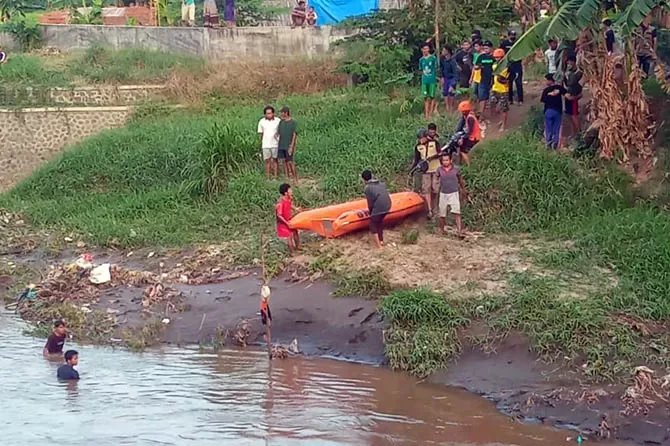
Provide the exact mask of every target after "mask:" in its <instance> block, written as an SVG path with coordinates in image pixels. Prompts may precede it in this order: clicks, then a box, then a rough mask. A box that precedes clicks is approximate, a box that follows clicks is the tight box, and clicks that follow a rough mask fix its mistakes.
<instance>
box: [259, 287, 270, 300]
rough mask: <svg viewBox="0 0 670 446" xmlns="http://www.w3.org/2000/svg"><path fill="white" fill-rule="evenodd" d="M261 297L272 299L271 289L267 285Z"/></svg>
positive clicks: (262, 288)
mask: <svg viewBox="0 0 670 446" xmlns="http://www.w3.org/2000/svg"><path fill="white" fill-rule="evenodd" d="M261 296H263V297H264V298H265V299H267V298H269V297H270V287H269V286H267V285H263V286H262V287H261Z"/></svg>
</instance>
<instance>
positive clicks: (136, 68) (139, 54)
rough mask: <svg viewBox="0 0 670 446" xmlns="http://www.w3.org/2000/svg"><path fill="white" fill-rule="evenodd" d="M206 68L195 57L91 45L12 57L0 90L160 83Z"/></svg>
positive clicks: (1, 73)
mask: <svg viewBox="0 0 670 446" xmlns="http://www.w3.org/2000/svg"><path fill="white" fill-rule="evenodd" d="M206 67H207V64H206V63H205V60H204V59H202V58H199V57H195V56H185V55H181V54H174V53H166V52H162V51H153V50H145V49H140V48H125V49H121V50H110V49H107V48H105V47H102V46H100V45H94V46H91V47H90V48H88V49H87V50H85V51H81V52H73V53H64V54H40V53H15V54H11V55H10V60H9V62H8V63H6V64H4V65H3V66H2V70H0V83H2V85H3V87H69V86H72V85H81V84H98V83H108V84H145V83H163V82H166V81H167V80H168V78H169V75H170V73H171V72H172V71H173V70H175V69H180V70H188V71H189V72H192V73H196V74H197V73H199V74H202V73H203V72H204V71H205V70H206Z"/></svg>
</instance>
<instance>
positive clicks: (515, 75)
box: [500, 29, 523, 105]
mask: <svg viewBox="0 0 670 446" xmlns="http://www.w3.org/2000/svg"><path fill="white" fill-rule="evenodd" d="M515 43H516V31H515V30H513V29H510V30H509V31H508V32H507V39H504V40H503V41H502V42H500V48H502V49H503V50H505V54H507V53H508V52H509V50H510V49H511V48H512V47H513V46H514V44H515ZM509 76H510V77H509V93H508V98H509V103H510V104H513V103H514V86H515V85H516V95H517V100H518V103H519V105H521V104H523V64H522V63H521V61H520V60H513V61H510V64H509Z"/></svg>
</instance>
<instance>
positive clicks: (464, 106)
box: [458, 101, 472, 112]
mask: <svg viewBox="0 0 670 446" xmlns="http://www.w3.org/2000/svg"><path fill="white" fill-rule="evenodd" d="M458 111H459V112H469V111H472V104H471V103H470V101H462V102H461V103H459V104H458Z"/></svg>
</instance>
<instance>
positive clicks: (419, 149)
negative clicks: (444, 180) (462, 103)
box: [414, 129, 440, 218]
mask: <svg viewBox="0 0 670 446" xmlns="http://www.w3.org/2000/svg"><path fill="white" fill-rule="evenodd" d="M416 136H417V144H416V146H415V147H414V166H416V165H418V164H419V163H420V162H421V161H426V162H427V163H428V170H427V171H426V172H423V173H422V175H421V193H422V194H423V196H424V198H425V200H426V205H427V206H428V218H433V197H437V194H438V193H439V191H440V180H439V178H437V175H436V174H435V173H436V172H437V168H438V167H440V160H439V159H438V157H437V154H438V151H439V150H440V148H439V144H437V142H436V141H435V140H433V141H429V138H428V131H427V130H426V129H419V131H418V132H417V135H416Z"/></svg>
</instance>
